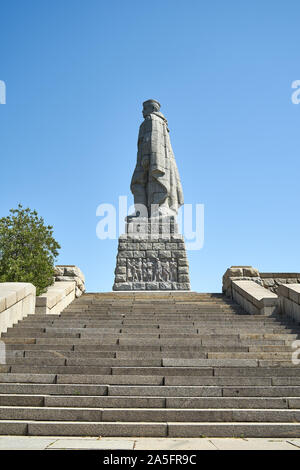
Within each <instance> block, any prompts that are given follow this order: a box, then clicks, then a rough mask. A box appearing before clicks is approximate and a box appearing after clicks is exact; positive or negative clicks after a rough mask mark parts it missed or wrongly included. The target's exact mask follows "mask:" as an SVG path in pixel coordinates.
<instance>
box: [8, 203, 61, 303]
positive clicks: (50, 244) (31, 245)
mask: <svg viewBox="0 0 300 470" xmlns="http://www.w3.org/2000/svg"><path fill="white" fill-rule="evenodd" d="M52 229H53V227H52V226H51V225H48V226H46V225H45V224H44V219H43V218H42V217H39V216H38V213H37V212H36V211H35V210H33V211H32V210H30V209H29V208H27V209H24V208H23V206H22V205H21V204H19V205H18V208H17V209H11V210H10V215H9V216H7V217H2V218H1V219H0V282H31V283H32V284H33V285H34V286H35V287H36V290H37V295H40V294H41V293H42V292H44V291H45V289H46V288H47V287H48V286H50V285H51V284H53V274H54V260H55V258H56V257H57V256H58V250H59V248H60V245H59V244H58V243H57V241H56V240H55V239H54V238H53V230H52Z"/></svg>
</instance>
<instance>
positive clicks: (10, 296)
mask: <svg viewBox="0 0 300 470" xmlns="http://www.w3.org/2000/svg"><path fill="white" fill-rule="evenodd" d="M35 295H36V288H35V287H34V286H33V285H32V284H30V283H28V282H2V283H0V333H5V332H6V331H7V329H8V328H10V327H11V326H13V325H14V324H15V323H17V322H18V321H19V320H22V319H23V318H25V317H26V316H27V315H32V314H34V312H35Z"/></svg>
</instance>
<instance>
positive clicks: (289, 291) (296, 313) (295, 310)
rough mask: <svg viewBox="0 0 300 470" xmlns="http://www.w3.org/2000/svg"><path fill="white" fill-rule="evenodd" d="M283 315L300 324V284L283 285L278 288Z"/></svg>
mask: <svg viewBox="0 0 300 470" xmlns="http://www.w3.org/2000/svg"><path fill="white" fill-rule="evenodd" d="M278 295H279V300H280V309H281V313H283V314H285V315H287V316H289V317H291V318H293V320H294V321H296V322H297V323H299V322H300V284H298V283H294V284H292V283H289V284H281V285H280V286H279V287H278Z"/></svg>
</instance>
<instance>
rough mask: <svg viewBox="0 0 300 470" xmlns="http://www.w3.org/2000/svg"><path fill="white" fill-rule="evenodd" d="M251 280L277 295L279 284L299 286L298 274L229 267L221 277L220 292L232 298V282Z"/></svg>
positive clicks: (249, 267)
mask: <svg viewBox="0 0 300 470" xmlns="http://www.w3.org/2000/svg"><path fill="white" fill-rule="evenodd" d="M233 279H234V280H251V281H254V282H256V283H257V284H260V285H261V286H263V287H265V288H266V289H268V290H269V291H271V292H273V293H274V294H278V287H279V286H280V285H281V284H300V273H261V272H259V271H258V269H256V268H253V267H252V266H231V267H230V268H228V269H227V270H226V272H225V274H224V276H223V285H222V290H223V293H224V294H225V295H227V296H228V297H232V291H231V282H232V280H233Z"/></svg>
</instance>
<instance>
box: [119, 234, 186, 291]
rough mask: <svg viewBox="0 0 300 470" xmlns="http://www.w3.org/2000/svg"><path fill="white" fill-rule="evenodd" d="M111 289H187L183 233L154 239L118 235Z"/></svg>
mask: <svg viewBox="0 0 300 470" xmlns="http://www.w3.org/2000/svg"><path fill="white" fill-rule="evenodd" d="M114 290H190V278H189V264H188V260H187V256H186V250H185V245H184V239H183V236H182V235H179V234H176V235H175V234H174V235H172V236H171V237H170V239H169V240H163V239H159V240H155V241H154V240H149V239H148V238H145V239H143V238H141V237H139V238H136V239H134V238H131V239H129V238H128V237H127V236H126V235H125V236H124V237H123V238H122V236H121V237H120V239H119V247H118V256H117V267H116V270H115V284H114Z"/></svg>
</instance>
